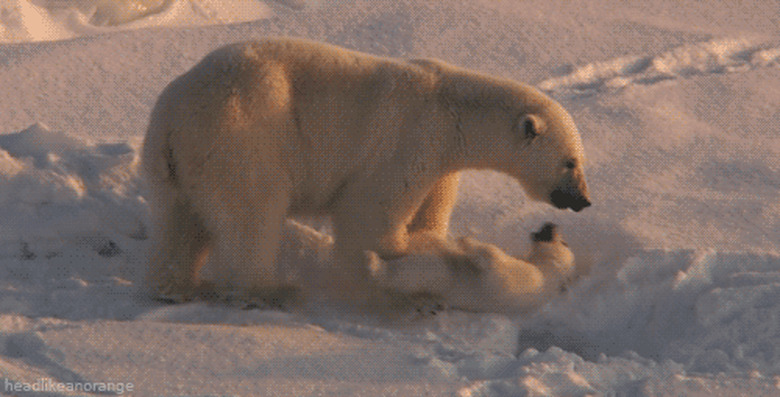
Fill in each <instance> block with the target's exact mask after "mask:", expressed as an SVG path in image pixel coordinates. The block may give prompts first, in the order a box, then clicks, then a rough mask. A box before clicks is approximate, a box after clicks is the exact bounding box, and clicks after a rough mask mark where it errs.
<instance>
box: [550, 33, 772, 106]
mask: <svg viewBox="0 0 780 397" xmlns="http://www.w3.org/2000/svg"><path fill="white" fill-rule="evenodd" d="M769 66H780V47H769V48H767V47H766V46H757V45H754V44H752V43H751V42H750V41H749V40H746V39H729V38H725V39H715V40H709V41H704V42H699V43H695V44H689V45H684V46H681V47H677V48H674V49H672V50H671V51H668V52H665V53H662V54H660V55H656V56H627V57H621V58H617V59H613V60H609V61H603V62H596V63H589V64H587V65H584V66H580V67H578V68H576V69H575V70H574V71H573V72H571V73H569V74H567V75H564V76H561V77H555V78H551V79H547V80H544V81H542V82H540V83H539V84H538V86H539V88H541V89H543V90H545V91H548V92H566V93H570V94H588V93H592V92H598V91H605V90H607V91H609V90H618V89H621V88H624V87H626V86H629V85H634V84H643V85H647V84H654V83H657V82H660V81H664V80H673V79H678V78H684V77H688V76H693V75H699V74H710V73H731V72H738V71H746V70H750V69H753V68H759V67H769Z"/></svg>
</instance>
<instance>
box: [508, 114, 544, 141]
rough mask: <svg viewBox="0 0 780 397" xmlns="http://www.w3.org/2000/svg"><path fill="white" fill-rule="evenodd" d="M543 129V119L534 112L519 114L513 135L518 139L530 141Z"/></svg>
mask: <svg viewBox="0 0 780 397" xmlns="http://www.w3.org/2000/svg"><path fill="white" fill-rule="evenodd" d="M542 131H544V120H542V119H541V118H540V117H539V116H537V115H535V114H526V115H523V116H521V117H520V118H519V119H518V121H517V124H516V125H515V136H517V137H518V138H519V140H520V141H530V140H531V139H533V138H536V137H537V136H538V135H539V134H541V133H542Z"/></svg>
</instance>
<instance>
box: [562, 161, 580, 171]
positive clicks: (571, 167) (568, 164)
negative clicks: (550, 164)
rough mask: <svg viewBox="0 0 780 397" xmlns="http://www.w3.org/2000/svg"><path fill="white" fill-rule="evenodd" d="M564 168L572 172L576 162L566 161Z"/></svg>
mask: <svg viewBox="0 0 780 397" xmlns="http://www.w3.org/2000/svg"><path fill="white" fill-rule="evenodd" d="M564 165H565V166H566V168H568V169H570V170H573V169H574V167H576V166H577V162H576V161H575V160H566V163H565V164H564Z"/></svg>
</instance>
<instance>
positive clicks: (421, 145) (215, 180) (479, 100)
mask: <svg viewBox="0 0 780 397" xmlns="http://www.w3.org/2000/svg"><path fill="white" fill-rule="evenodd" d="M528 120H530V121H531V122H532V123H531V124H530V125H531V126H532V127H533V130H534V131H533V132H534V134H531V135H533V136H530V135H529V134H528V133H527V132H528V131H527V128H525V129H524V128H523V126H526V125H528V123H526V122H527V121H528ZM567 161H569V162H571V161H573V162H574V163H575V164H576V167H573V168H572V167H569V168H567V167H566V166H565V165H564V164H565V163H566V162H567ZM583 162H584V155H583V151H582V144H581V142H580V137H579V134H578V132H577V130H576V128H575V126H574V124H573V122H572V120H571V117H570V116H569V115H568V113H567V112H566V111H565V110H564V109H563V108H562V107H561V106H560V105H559V104H558V103H556V102H555V101H553V100H552V99H550V98H548V97H546V96H545V95H543V94H541V93H540V92H539V91H537V90H535V89H533V88H531V87H529V86H526V85H523V84H520V83H517V82H514V81H511V80H505V79H499V78H494V77H490V76H486V75H482V74H478V73H476V72H471V71H468V70H464V69H460V68H457V67H454V66H450V65H447V64H444V63H442V62H439V61H433V60H418V61H401V60H395V59H388V58H380V57H376V56H371V55H368V54H363V53H359V52H355V51H350V50H347V49H343V48H339V47H335V46H331V45H327V44H321V43H314V42H308V41H303V40H292V39H266V40H261V41H254V42H246V43H239V44H233V45H229V46H227V47H224V48H221V49H219V50H216V51H214V52H213V53H211V54H209V55H208V56H207V57H206V58H205V59H203V60H202V61H201V62H200V63H199V64H197V65H196V66H195V67H193V69H191V70H190V71H188V72H187V73H185V74H184V75H182V76H180V77H179V78H177V79H176V80H175V81H173V82H172V83H171V84H170V85H169V86H168V87H167V88H166V89H165V91H164V92H163V93H162V95H161V96H160V98H159V100H158V102H157V104H156V106H155V108H154V111H153V113H152V116H151V122H150V125H149V129H148V132H147V135H146V141H145V143H144V150H143V168H144V171H145V174H146V176H147V179H148V182H149V187H150V196H149V204H150V207H151V209H152V216H153V220H154V222H155V226H154V229H153V236H152V238H153V240H154V248H153V253H152V258H151V260H150V262H149V269H148V270H149V272H148V280H149V282H150V285H151V287H152V288H153V289H154V291H155V293H157V294H160V295H162V296H168V297H171V298H174V299H186V298H188V297H191V296H193V295H194V294H196V293H197V291H198V290H199V288H200V287H201V282H200V280H199V277H198V274H199V269H200V268H201V266H202V265H203V264H204V263H205V261H206V260H207V259H208V260H210V261H211V262H213V263H212V264H213V266H214V268H215V269H216V272H215V273H216V274H217V279H216V280H215V283H216V286H217V287H218V288H219V289H221V290H224V291H235V292H238V293H247V294H253V293H257V294H261V295H262V294H271V295H273V293H274V291H276V290H278V289H280V288H281V289H283V288H284V287H286V286H285V285H284V284H285V281H284V280H283V278H282V277H280V276H279V274H280V272H279V270H278V269H277V268H276V267H275V255H276V251H277V248H278V246H279V241H280V231H281V228H282V225H283V222H284V219H285V217H286V216H288V215H296V214H305V215H329V216H331V217H332V219H333V223H334V226H335V237H336V242H335V244H336V247H335V251H336V258H337V259H336V261H335V263H336V265H335V268H334V269H333V271H332V273H331V277H333V282H332V283H331V284H332V285H335V286H337V287H336V288H334V289H335V290H337V291H349V292H347V293H346V295H347V296H346V298H347V299H353V296H354V291H355V289H356V288H359V287H362V286H365V285H366V283H365V281H366V280H367V279H369V277H368V276H369V274H368V271H367V270H366V266H365V256H364V252H365V251H366V250H370V251H373V252H376V253H377V254H378V255H379V256H381V257H382V258H392V257H397V256H402V255H404V254H405V253H407V252H409V250H410V249H414V247H415V246H421V245H425V244H426V243H424V241H426V240H427V239H430V238H433V239H443V238H444V237H445V236H446V232H447V226H448V222H449V216H450V213H451V211H452V207H453V205H454V202H455V198H456V192H457V185H458V171H460V170H463V169H467V168H477V169H494V170H498V171H502V172H505V173H507V174H509V175H511V176H513V177H515V178H516V179H517V180H518V181H519V182H520V183H521V184H522V185H523V186H524V188H525V191H526V192H527V194H528V195H529V196H530V197H532V198H534V199H538V200H543V201H548V202H549V201H550V193H551V192H553V191H554V190H556V189H559V190H560V189H563V190H566V191H576V192H578V194H581V195H583V196H587V189H586V186H585V179H584V174H583V169H582V165H583ZM423 235H425V236H426V237H425V238H418V236H423ZM527 288H528V289H532V286H528V287H527ZM521 289H522V288H521Z"/></svg>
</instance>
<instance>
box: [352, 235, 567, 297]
mask: <svg viewBox="0 0 780 397" xmlns="http://www.w3.org/2000/svg"><path fill="white" fill-rule="evenodd" d="M531 240H532V242H533V246H532V251H531V254H530V256H529V257H528V259H527V260H522V259H517V258H514V257H512V256H510V255H507V254H506V253H504V252H503V251H502V250H501V249H499V248H498V247H496V246H495V245H492V244H486V243H481V242H479V241H477V240H474V239H472V238H461V239H458V240H457V241H453V242H451V243H450V244H449V245H448V246H447V247H446V248H445V249H446V251H447V252H446V253H444V254H442V253H441V252H436V251H437V250H431V251H424V252H420V253H411V254H409V255H408V256H406V257H403V258H399V259H394V260H388V261H385V260H382V259H381V258H380V257H379V255H377V254H376V253H374V252H367V256H368V258H369V265H368V266H369V270H370V272H371V276H372V278H373V280H374V281H375V282H376V283H377V285H379V286H380V288H382V289H384V290H386V291H387V292H389V293H391V294H396V296H403V297H406V298H414V297H415V296H416V295H417V296H422V297H423V298H424V299H427V300H433V301H435V302H436V303H438V304H439V305H441V306H447V307H452V308H456V309H462V310H469V311H515V310H523V309H530V308H532V307H534V306H537V305H539V304H541V303H543V302H544V301H546V300H547V299H549V298H551V297H552V296H554V295H556V294H557V293H559V292H561V289H562V288H563V287H565V285H566V284H567V283H568V282H569V281H570V279H571V278H572V277H573V275H574V274H575V263H574V254H572V252H571V250H570V249H569V247H568V245H567V244H566V242H565V241H563V238H562V237H561V234H560V233H559V232H558V230H557V228H556V226H555V225H554V224H552V223H547V224H545V225H544V226H543V227H542V228H541V229H540V230H539V231H538V232H536V233H532V234H531Z"/></svg>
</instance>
